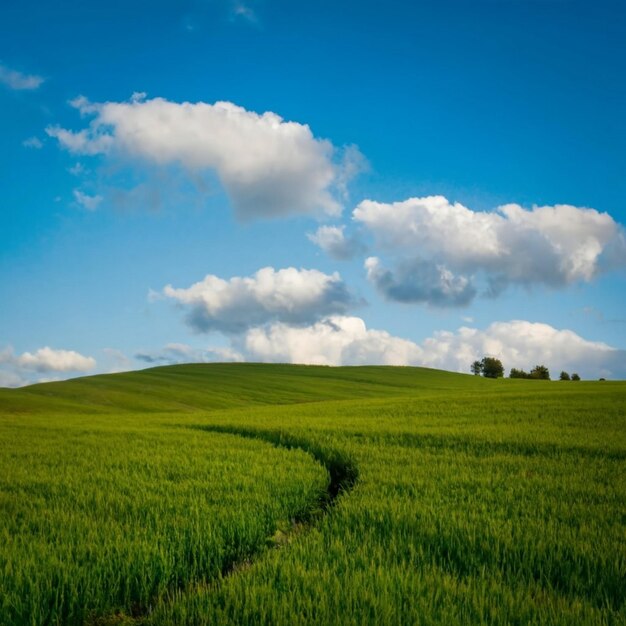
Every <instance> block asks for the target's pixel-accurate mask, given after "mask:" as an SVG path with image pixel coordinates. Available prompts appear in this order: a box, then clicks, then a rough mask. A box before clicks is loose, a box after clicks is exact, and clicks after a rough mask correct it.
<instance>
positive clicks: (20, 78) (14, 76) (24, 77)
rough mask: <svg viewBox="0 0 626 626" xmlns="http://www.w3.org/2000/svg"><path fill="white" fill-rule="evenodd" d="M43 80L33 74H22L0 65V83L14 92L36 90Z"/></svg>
mask: <svg viewBox="0 0 626 626" xmlns="http://www.w3.org/2000/svg"><path fill="white" fill-rule="evenodd" d="M43 82H44V79H43V78H42V77H41V76H35V75H34V74H22V72H18V71H16V70H12V69H10V68H8V67H7V66H6V65H3V64H2V63H0V83H2V84H3V85H6V86H7V87H9V89H14V90H16V91H22V90H33V89H37V88H38V87H39V86H40V85H41V84H42V83H43Z"/></svg>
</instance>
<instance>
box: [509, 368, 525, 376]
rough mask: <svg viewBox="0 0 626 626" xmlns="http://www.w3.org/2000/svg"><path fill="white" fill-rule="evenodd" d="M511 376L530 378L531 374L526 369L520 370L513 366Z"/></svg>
mask: <svg viewBox="0 0 626 626" xmlns="http://www.w3.org/2000/svg"><path fill="white" fill-rule="evenodd" d="M509 378H530V374H529V373H528V372H525V371H524V370H518V369H516V368H515V367H512V368H511V373H510V374H509Z"/></svg>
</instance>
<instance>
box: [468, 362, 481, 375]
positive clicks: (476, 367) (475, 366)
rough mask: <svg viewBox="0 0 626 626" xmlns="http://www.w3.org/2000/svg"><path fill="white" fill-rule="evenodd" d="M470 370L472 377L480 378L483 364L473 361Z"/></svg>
mask: <svg viewBox="0 0 626 626" xmlns="http://www.w3.org/2000/svg"><path fill="white" fill-rule="evenodd" d="M470 369H471V370H472V374H474V376H480V375H481V374H482V371H483V364H482V363H481V362H480V361H474V362H473V363H472V366H471V368H470Z"/></svg>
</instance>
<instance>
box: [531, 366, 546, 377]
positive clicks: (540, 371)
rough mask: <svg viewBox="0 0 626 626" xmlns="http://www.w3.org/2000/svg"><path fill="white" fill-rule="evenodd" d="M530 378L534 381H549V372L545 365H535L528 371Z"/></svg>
mask: <svg viewBox="0 0 626 626" xmlns="http://www.w3.org/2000/svg"><path fill="white" fill-rule="evenodd" d="M530 377H531V378H534V379H535V380H550V370H549V369H548V368H547V367H546V366H545V365H535V367H533V368H532V369H531V370H530Z"/></svg>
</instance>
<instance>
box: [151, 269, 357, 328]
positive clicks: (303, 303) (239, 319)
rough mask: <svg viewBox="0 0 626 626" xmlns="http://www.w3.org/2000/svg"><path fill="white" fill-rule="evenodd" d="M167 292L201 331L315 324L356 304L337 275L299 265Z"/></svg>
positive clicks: (210, 280)
mask: <svg viewBox="0 0 626 626" xmlns="http://www.w3.org/2000/svg"><path fill="white" fill-rule="evenodd" d="M163 294H164V295H165V296H167V297H168V298H174V299H175V300H177V301H178V302H179V303H180V304H181V305H182V306H184V307H188V308H189V315H188V318H187V321H188V323H189V325H190V326H191V327H192V328H193V329H195V330H196V331H199V332H207V331H211V330H220V331H223V332H241V331H243V330H245V329H246V328H250V327H251V326H258V325H261V324H264V323H266V322H270V321H274V320H278V321H283V322H289V323H296V324H303V323H310V322H312V321H314V320H316V319H319V318H320V317H322V316H324V315H329V314H332V313H344V312H345V311H346V310H347V309H348V307H349V306H350V305H352V304H354V303H355V302H354V299H353V297H352V296H351V295H350V293H349V291H348V289H347V287H346V286H345V284H344V282H343V281H342V280H341V277H340V276H339V274H338V273H336V272H335V273H334V274H331V275H329V274H324V273H322V272H319V271H318V270H307V269H296V268H294V267H289V268H286V269H281V270H275V269H274V268H273V267H264V268H262V269H260V270H258V271H257V272H256V273H255V274H254V275H253V276H250V277H239V276H235V277H233V278H231V279H229V280H224V279H222V278H219V277H218V276H214V275H212V274H209V275H207V276H206V277H205V278H204V279H203V280H202V281H200V282H198V283H195V284H193V285H191V286H190V287H188V288H186V289H175V288H174V287H172V286H171V285H167V286H166V287H165V288H164V289H163Z"/></svg>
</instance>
